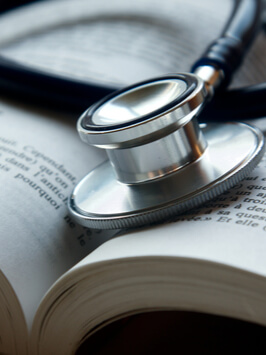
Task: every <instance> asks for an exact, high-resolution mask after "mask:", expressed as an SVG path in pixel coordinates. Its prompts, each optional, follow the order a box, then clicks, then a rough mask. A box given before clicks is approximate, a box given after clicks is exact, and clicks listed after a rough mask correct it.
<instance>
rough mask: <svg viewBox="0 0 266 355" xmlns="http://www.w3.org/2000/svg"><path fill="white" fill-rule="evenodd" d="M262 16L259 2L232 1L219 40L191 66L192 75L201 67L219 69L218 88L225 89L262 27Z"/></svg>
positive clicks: (251, 0)
mask: <svg viewBox="0 0 266 355" xmlns="http://www.w3.org/2000/svg"><path fill="white" fill-rule="evenodd" d="M262 13H263V11H262V1H261V0H236V2H235V7H234V9H233V12H232V15H231V17H230V19H229V21H228V22H227V24H226V26H225V29H224V30H223V32H222V34H221V36H220V37H219V38H218V39H216V40H215V41H214V42H213V43H211V45H210V46H208V48H207V49H206V51H205V52H204V53H203V55H202V57H201V58H200V59H199V60H197V61H196V63H195V64H194V65H193V67H192V72H194V71H195V70H196V69H197V68H198V67H200V66H204V65H209V66H213V67H215V68H217V69H221V70H222V71H223V72H224V80H223V81H222V82H221V85H222V86H223V87H224V86H227V85H228V84H229V83H230V81H231V78H232V75H233V73H234V72H235V71H236V70H237V68H238V67H239V66H240V64H241V62H242V59H243V57H244V54H245V52H246V50H247V49H248V48H249V46H250V44H251V42H252V40H253V38H254V37H255V34H256V33H257V31H258V29H259V28H260V27H261V25H262Z"/></svg>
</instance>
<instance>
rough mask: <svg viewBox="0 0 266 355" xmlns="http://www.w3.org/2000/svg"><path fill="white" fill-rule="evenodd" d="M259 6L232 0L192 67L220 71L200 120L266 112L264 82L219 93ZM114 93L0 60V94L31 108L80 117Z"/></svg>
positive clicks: (257, 24) (251, 32) (251, 33)
mask: <svg viewBox="0 0 266 355" xmlns="http://www.w3.org/2000/svg"><path fill="white" fill-rule="evenodd" d="M262 6H263V5H262V1H261V0H236V1H235V6H234V9H233V11H232V14H231V15H230V18H229V20H228V22H227V24H226V26H225V28H224V30H223V31H222V34H221V36H220V37H219V38H218V39H217V40H216V41H214V42H213V43H211V45H210V46H208V48H207V49H206V50H205V52H204V53H203V55H202V56H201V58H200V59H199V60H197V61H196V62H195V64H194V65H193V67H192V72H194V71H196V70H197V68H198V67H200V66H203V65H212V66H214V67H217V68H219V69H221V70H222V71H223V73H224V80H223V81H222V82H221V88H220V90H219V89H218V90H217V94H216V97H215V99H214V100H213V101H212V103H211V105H208V106H209V107H208V108H206V110H205V111H204V114H205V116H204V119H205V121H209V120H222V119H226V120H241V119H243V118H258V117H263V116H265V114H266V103H265V101H266V100H265V97H266V95H265V94H266V84H259V85H255V86H253V87H250V88H241V89H238V90H227V91H225V88H226V87H227V86H228V85H229V83H230V82H231V79H232V75H233V73H234V72H235V71H236V69H237V68H238V67H239V65H240V64H241V62H242V59H243V57H244V53H245V52H246V50H247V49H248V47H249V46H250V43H251V42H252V39H253V38H254V37H255V35H256V33H257V32H258V30H259V29H260V28H262V21H261V14H262ZM117 89H120V87H111V86H110V87H108V86H103V85H100V84H95V83H92V82H81V81H79V80H75V79H73V80H72V79H68V78H63V77H60V76H57V75H55V74H52V73H47V72H42V71H41V70H38V69H34V68H30V67H27V66H24V65H22V64H18V63H17V62H15V61H12V60H9V59H7V58H5V57H1V56H0V94H1V95H9V96H11V97H16V98H18V99H21V100H23V101H24V102H29V103H31V104H32V103H34V104H36V105H45V107H48V106H51V107H53V108H56V109H58V110H60V111H62V112H73V113H80V112H83V111H84V110H85V109H86V108H87V107H88V106H90V105H91V104H92V103H94V102H96V101H98V100H100V99H102V98H103V97H105V96H106V95H108V94H110V93H112V92H114V91H116V90H117ZM238 103H239V104H238ZM221 108H222V109H221ZM215 111H216V112H215ZM217 111H218V114H217ZM214 112H215V113H216V114H215V115H214V114H213V113H214ZM243 115H244V116H243ZM246 116H247V117H246Z"/></svg>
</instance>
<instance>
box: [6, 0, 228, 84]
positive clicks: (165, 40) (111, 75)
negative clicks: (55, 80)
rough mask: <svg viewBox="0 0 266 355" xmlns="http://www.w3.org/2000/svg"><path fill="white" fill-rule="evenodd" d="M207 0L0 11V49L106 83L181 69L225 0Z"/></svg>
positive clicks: (219, 21) (203, 41) (217, 19)
mask: <svg viewBox="0 0 266 355" xmlns="http://www.w3.org/2000/svg"><path fill="white" fill-rule="evenodd" d="M212 3H213V1H212V0H202V1H200V2H198V1H195V0H189V1H186V2H184V1H181V0H179V1H178V0H166V1H164V3H163V4H162V2H161V1H159V0H135V1H134V2H129V1H121V0H112V1H106V0H90V1H87V0H75V1H72V0H57V1H56V0H53V1H45V3H42V2H40V3H37V4H35V5H33V6H30V7H29V8H28V9H27V7H26V8H22V9H20V10H18V11H16V13H13V14H12V13H11V14H7V15H5V16H2V18H1V17H0V32H1V39H0V53H1V55H3V56H5V57H7V58H11V59H12V60H15V61H18V62H19V63H24V64H26V65H28V66H30V67H33V68H39V69H42V70H45V71H49V72H52V73H57V74H60V75H62V76H67V77H71V78H76V79H78V80H82V81H90V82H96V83H100V84H107V85H111V86H121V85H126V84H132V83H133V82H136V81H139V80H143V79H147V78H150V77H152V76H157V75H162V74H166V73H171V72H177V71H181V72H184V71H189V70H190V67H191V65H192V64H193V63H194V61H195V60H196V58H197V57H198V56H199V55H200V54H201V53H202V52H203V51H204V50H205V47H206V45H207V44H208V43H209V42H211V41H212V40H214V38H215V37H217V36H218V34H219V33H220V31H221V30H222V28H223V26H224V22H225V21H226V18H227V16H228V14H229V12H230V9H231V6H232V3H231V1H230V0H226V1H225V0H224V1H223V2H219V1H217V4H216V5H215V6H213V4H212ZM217 7H218V9H217ZM198 19H201V20H200V21H198ZM195 21H197V30H196V31H195ZM210 29H211V30H210ZM55 52H56V56H55V55H54V53H55Z"/></svg>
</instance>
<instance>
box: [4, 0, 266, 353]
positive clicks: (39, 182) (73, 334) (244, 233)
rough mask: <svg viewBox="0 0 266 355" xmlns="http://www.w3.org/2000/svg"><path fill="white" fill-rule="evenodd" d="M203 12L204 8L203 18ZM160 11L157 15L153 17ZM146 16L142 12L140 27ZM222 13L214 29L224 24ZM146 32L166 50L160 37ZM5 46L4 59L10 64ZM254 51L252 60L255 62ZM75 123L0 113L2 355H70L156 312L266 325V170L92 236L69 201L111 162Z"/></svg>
mask: <svg viewBox="0 0 266 355" xmlns="http://www.w3.org/2000/svg"><path fill="white" fill-rule="evenodd" d="M63 2H64V1H58V3H59V5H60V4H62V3H63ZM79 2H80V3H83V4H85V3H86V2H84V1H79ZM146 2H147V3H149V1H146ZM190 2H191V3H193V2H192V1H189V2H188V3H190ZM52 3H53V2H50V4H52ZM73 3H76V2H73ZM93 3H94V2H93ZM100 3H101V1H98V2H97V4H100ZM114 3H117V4H118V3H120V2H118V1H115V2H114ZM137 3H138V2H137ZM143 3H145V1H144V2H141V4H143ZM160 3H161V2H160ZM197 3H198V2H197ZM208 3H210V1H207V0H205V1H203V2H201V4H202V5H201V6H203V9H204V4H205V6H207V5H206V4H208ZM224 3H226V4H227V3H228V2H224ZM156 4H157V5H156V6H155V7H153V8H152V11H153V12H155V11H157V14H159V12H158V11H159V9H160V6H158V4H159V3H158V2H156ZM169 4H171V6H174V5H173V4H174V2H172V1H170V0H169ZM94 5H95V6H96V2H95V4H94ZM38 6H43V5H42V4H40V5H38ZM60 6H61V5H60ZM226 6H227V5H226ZM211 8H212V7H211ZM137 9H138V11H137V13H135V14H134V16H135V17H134V19H136V16H139V11H140V8H138V7H137ZM147 9H148V7H145V6H144V7H143V8H141V10H143V11H144V10H145V11H144V15H145V16H143V17H142V18H141V19H142V22H143V21H144V20H145V21H146V20H147ZM150 9H151V8H150ZM165 9H166V7H164V11H166V10H165ZM199 9H200V7H198V10H199ZM113 11H114V8H113ZM164 11H163V12H162V14H161V13H160V15H163V16H165V14H164ZM202 11H203V10H202ZM153 12H152V14H153ZM168 12H169V9H168ZM170 12H171V11H170ZM203 12H204V11H203ZM55 13H56V12H55ZM81 13H82V12H81ZM224 13H226V11H225V12H224ZM224 13H223V12H219V14H218V15H217V14H216V17H215V16H214V14H213V16H214V17H210V19H211V21H214V22H215V21H217V22H219V24H220V23H222V20H223V19H220V17H221V15H222V14H224ZM71 14H72V15H73V13H72V12H71V11H70V12H69V13H68V15H69V16H70V15H71ZM75 14H76V13H75ZM181 14H182V16H181V15H180V16H181V18H183V15H184V14H183V13H182V12H181ZM172 15H173V14H172V13H171V16H172ZM169 16H170V15H169ZM171 16H170V17H171ZM158 18H159V17H158V15H157V17H156V21H157V22H155V23H157V25H158V26H159V25H162V23H161V22H160V21H159V20H158ZM171 18H172V17H171ZM193 18H194V19H195V15H194V17H193ZM22 19H24V22H25V23H26V24H27V23H28V22H27V21H25V17H23V16H22ZM50 19H51V18H50ZM210 19H209V18H208V19H206V21H208V20H209V21H210ZM13 20H14V19H13ZM51 20H52V19H51ZM14 21H15V20H14ZM145 21H144V22H145ZM158 21H159V22H158ZM41 22H42V21H40V23H41ZM137 22H138V21H135V22H134V21H132V22H131V24H132V25H134V26H135V25H136V23H137ZM142 22H141V23H142ZM147 23H149V24H151V22H149V21H148V20H147ZM173 23H174V22H169V23H168V24H169V26H170V28H171V31H172V27H171V26H172V24H173ZM164 24H165V22H164ZM0 25H1V24H0ZM20 25H21V24H17V27H18V30H19V31H20V30H21V29H20V28H19V26H20ZM183 25H184V24H183V23H182V26H183ZM182 26H181V27H180V28H182ZM11 27H12V26H11ZM15 27H16V26H15ZM15 27H12V29H14V28H15ZM166 27H167V26H165V27H163V28H166ZM218 27H219V26H218ZM5 28H6V27H5ZM152 28H156V27H155V26H154V22H152ZM116 30H117V29H116ZM135 30H136V28H135ZM142 30H143V29H141V31H142ZM216 30H217V28H216ZM218 30H219V29H218ZM218 30H217V31H218ZM171 31H170V32H169V31H166V32H167V34H168V35H169V34H172V33H173V32H171ZM206 31H207V32H208V29H207V30H206ZM96 32H97V31H96ZM218 32H219V31H218ZM2 33H3V37H4V32H2ZM122 33H123V32H122ZM147 33H148V32H147ZM152 33H153V36H154V37H155V39H156V36H157V35H158V33H160V34H161V35H162V37H160V38H159V39H160V40H162V43H164V44H165V43H168V44H169V43H171V41H170V39H169V38H170V37H167V36H166V33H164V32H160V31H159V32H156V31H155V32H152V31H150V32H149V35H152ZM207 34H208V33H207ZM98 35H100V34H98ZM197 35H199V34H197ZM59 37H60V36H59ZM122 37H123V36H122ZM140 37H141V38H142V39H143V37H142V36H140ZM166 37H167V38H168V40H169V42H164V40H166ZM34 38H36V37H34ZM171 38H172V40H174V39H176V38H175V37H171ZM260 41H261V40H260ZM145 43H146V44H147V43H152V42H151V40H150V38H148V39H147V42H145ZM260 43H262V42H260ZM1 44H2V46H3V51H4V52H5V53H9V54H10V53H11V54H12V52H13V51H15V53H16V48H15V47H13V46H12V45H11V46H10V47H9V46H7V47H4V41H3V42H2V43H1ZM146 44H145V46H146ZM26 45H27V43H26ZM142 45H143V43H142ZM137 47H138V46H137ZM33 48H35V47H34V46H33ZM142 48H143V47H142ZM171 48H172V47H171V45H169V48H168V49H169V50H170V49H171ZM135 49H136V48H135ZM152 49H153V48H151V50H152ZM98 50H99V53H101V50H100V49H99V48H98ZM197 50H198V49H197ZM254 51H255V52H254ZM254 51H253V57H252V53H251V56H250V57H249V59H248V60H249V61H250V60H251V59H252V58H255V57H256V55H255V54H254V53H260V51H259V50H258V49H256V48H255V49H254ZM256 51H257V52H256ZM22 52H23V53H26V52H25V51H24V50H23V51H22ZM99 53H98V54H99ZM117 53H118V54H119V55H120V54H121V51H120V50H118V52H117ZM138 53H142V49H141V51H140V52H138ZM173 53H175V50H174V51H173ZM124 54H125V53H124ZM147 56H148V54H147V55H146V57H145V58H144V57H138V56H137V57H138V58H139V60H140V62H141V63H143V58H144V59H145V60H147V61H149V60H151V59H152V58H153V55H149V56H148V57H147ZM26 57H27V56H26ZM28 57H29V58H31V55H28ZM131 59H132V58H131ZM175 59H176V62H178V61H179V57H178V56H177V57H175ZM161 62H162V60H160V61H158V62H156V63H155V62H154V61H153V62H152V64H153V65H151V66H149V65H148V67H149V69H152V71H151V72H148V73H147V71H146V70H145V69H146V68H147V66H142V64H141V65H140V66H139V67H138V68H139V70H137V72H138V74H140V73H142V74H141V75H142V76H143V78H144V77H145V75H151V74H160V71H161V73H163V72H166V71H174V70H175V64H176V62H175V63H174V62H173V63H170V64H171V65H170V64H169V62H166V61H165V62H164V64H167V63H168V64H167V65H168V66H167V68H164V67H161V69H158V72H157V69H156V68H157V67H158V68H159V67H160V66H159V64H160V63H161ZM185 65H187V67H184V68H183V70H188V69H189V68H188V63H186V62H185ZM258 65H261V62H258ZM117 67H119V65H118V66H117ZM262 67H263V66H262V65H261V68H262ZM154 68H155V69H156V70H155V69H154ZM171 68H172V69H171ZM178 69H180V70H181V69H182V68H178ZM258 73H259V74H258ZM258 73H257V78H260V79H263V78H262V77H263V75H262V74H261V71H258ZM249 74H250V70H247V69H245V67H244V68H243V70H242V76H241V80H242V81H241V82H244V83H245V82H246V83H247V82H249ZM264 74H265V71H264ZM89 75H91V73H88V76H89ZM96 75H97V70H95V76H96ZM117 75H118V74H117ZM255 77H256V76H255ZM253 78H254V76H253ZM132 79H133V78H126V83H129V82H130V81H131V80H132ZM138 79H141V78H138ZM264 79H265V77H264ZM235 83H236V84H237V83H240V81H236V82H235ZM122 84H124V83H122ZM75 123H76V120H75V118H73V117H71V116H70V117H65V115H61V116H60V114H55V113H52V112H50V111H48V110H47V111H45V110H41V109H38V110H36V109H34V108H32V107H27V106H22V105H18V104H16V103H15V102H13V101H7V100H1V102H0V127H1V131H0V184H1V185H0V186H1V189H0V201H1V204H0V216H1V226H0V239H1V248H0V268H1V272H0V340H1V341H0V353H4V354H5V353H8V354H27V353H29V352H31V353H32V354H68V353H69V354H70V353H75V351H76V350H77V349H78V347H79V345H80V344H81V343H82V342H83V341H84V340H85V339H86V338H88V337H89V336H90V335H91V334H93V333H95V332H96V331H97V330H98V329H100V328H102V327H103V326H104V325H105V324H108V323H110V322H112V321H113V320H115V319H119V318H122V317H125V316H127V315H130V314H138V313H141V312H143V311H151V310H193V311H199V312H206V313H210V314H217V315H224V316H230V317H235V318H238V319H242V320H248V321H251V322H256V323H258V324H263V325H266V307H265V299H266V258H265V254H266V163H265V161H262V162H261V163H260V165H259V167H257V168H256V169H255V170H254V172H253V173H252V174H251V175H250V176H249V177H248V178H246V179H245V180H244V181H242V182H241V183H239V184H238V185H237V186H235V187H234V188H233V189H231V191H229V192H227V193H224V194H223V195H221V196H219V197H218V198H216V199H215V200H214V201H211V202H209V203H207V204H205V205H204V206H202V207H201V208H198V209H197V210H194V211H190V212H189V213H187V214H185V215H182V216H176V219H175V220H173V221H172V222H171V223H168V224H164V225H161V226H157V227H154V226H153V227H152V228H145V229H142V230H135V231H131V232H127V233H125V234H122V233H121V232H120V231H102V230H88V229H85V228H83V227H81V226H79V225H77V224H76V223H75V222H74V221H73V220H72V219H71V217H70V216H69V213H68V210H67V199H68V197H69V195H70V193H71V191H72V189H73V187H74V185H75V184H76V183H77V182H78V180H79V179H81V178H82V177H83V176H84V175H85V174H86V173H88V172H89V171H90V170H92V169H93V168H94V167H95V166H97V165H98V164H100V163H102V162H103V161H104V160H105V159H106V156H105V154H104V153H103V152H102V150H97V149H93V148H89V147H87V146H86V145H84V144H83V143H82V142H81V141H80V139H79V137H78V135H77V133H76V129H75ZM260 124H261V126H262V128H263V124H264V121H263V120H262V121H261V122H260Z"/></svg>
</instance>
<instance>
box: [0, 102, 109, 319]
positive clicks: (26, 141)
mask: <svg viewBox="0 0 266 355" xmlns="http://www.w3.org/2000/svg"><path fill="white" fill-rule="evenodd" d="M75 124H76V120H75V118H73V117H54V116H52V115H49V113H48V112H43V113H41V112H38V113H37V112H34V111H33V110H30V109H29V108H26V107H21V106H20V107H16V106H15V104H14V103H13V102H12V103H10V105H9V104H6V103H4V102H1V103H0V125H1V132H0V181H1V182H0V184H1V189H0V200H1V204H0V215H1V226H0V243H1V248H0V267H1V270H2V271H3V272H4V274H5V275H6V277H7V278H8V280H9V282H10V283H11V284H12V286H13V287H14V289H15V291H16V293H17V295H18V298H19V300H20V301H21V303H22V307H23V309H24V312H25V314H26V318H27V321H28V323H29V324H30V322H31V319H32V317H33V315H34V312H35V310H36V307H37V305H38V303H39V301H40V299H41V297H42V296H43V295H44V293H45V292H46V291H47V289H48V288H49V287H50V286H51V285H52V283H53V282H54V281H55V280H56V279H57V278H58V277H59V276H60V275H61V274H62V273H64V272H65V271H66V270H68V269H69V268H70V267H71V266H73V265H74V264H75V263H76V262H77V261H79V260H80V259H81V258H83V257H84V256H86V255H87V254H88V253H89V252H90V251H91V250H93V249H94V248H95V247H96V246H97V245H98V244H99V243H101V242H103V240H105V239H106V238H108V237H109V235H110V233H109V232H107V233H106V232H102V231H101V230H95V231H91V230H89V229H85V228H83V227H80V226H78V225H77V224H76V223H75V222H74V221H73V220H72V219H71V218H70V217H69V214H68V209H67V200H68V197H69V196H70V194H71V191H72V189H73V188H74V186H75V184H76V183H77V182H78V180H79V179H81V178H82V177H83V176H84V175H85V174H86V173H87V172H89V171H90V170H91V169H92V168H93V167H95V166H96V165H98V164H99V163H100V162H102V161H103V160H105V159H106V157H105V154H104V153H103V152H102V151H101V150H99V149H98V150H94V149H90V148H89V147H88V146H87V145H86V144H84V143H82V142H81V141H80V139H79V136H78V133H77V132H76V129H75ZM108 233H109V234H108ZM112 233H113V232H112Z"/></svg>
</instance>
